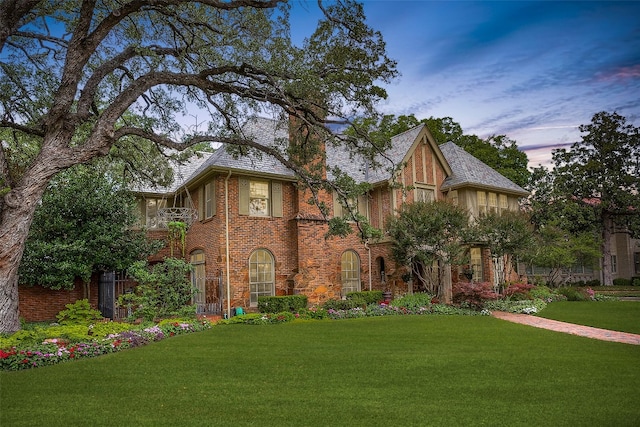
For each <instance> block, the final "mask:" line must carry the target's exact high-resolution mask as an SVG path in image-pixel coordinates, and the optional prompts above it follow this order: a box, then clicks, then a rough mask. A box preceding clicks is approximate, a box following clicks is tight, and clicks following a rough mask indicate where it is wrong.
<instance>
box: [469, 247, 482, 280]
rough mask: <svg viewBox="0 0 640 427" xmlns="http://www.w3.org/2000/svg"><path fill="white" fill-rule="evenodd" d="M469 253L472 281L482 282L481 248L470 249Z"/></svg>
mask: <svg viewBox="0 0 640 427" xmlns="http://www.w3.org/2000/svg"><path fill="white" fill-rule="evenodd" d="M470 252H471V254H470V255H471V271H472V272H473V281H474V282H482V248H471V251H470Z"/></svg>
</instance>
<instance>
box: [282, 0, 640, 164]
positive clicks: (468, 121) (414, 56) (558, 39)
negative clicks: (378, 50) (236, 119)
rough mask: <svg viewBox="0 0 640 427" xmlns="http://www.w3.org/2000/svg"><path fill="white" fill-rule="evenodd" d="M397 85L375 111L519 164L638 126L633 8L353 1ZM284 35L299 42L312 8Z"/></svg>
mask: <svg viewBox="0 0 640 427" xmlns="http://www.w3.org/2000/svg"><path fill="white" fill-rule="evenodd" d="M363 4H364V10H365V14H366V16H367V21H368V23H369V24H370V25H371V26H372V27H373V28H374V29H376V30H378V31H380V32H381V33H382V35H383V37H384V39H385V41H386V43H387V52H388V54H389V56H390V57H391V58H392V59H394V60H396V61H397V62H398V70H399V71H400V73H401V76H400V77H399V78H398V79H397V80H396V81H395V82H394V83H393V84H391V85H389V86H386V89H387V92H388V95H389V96H388V99H387V101H386V102H385V103H384V104H382V105H381V108H380V109H381V111H382V112H384V113H386V114H395V115H401V114H407V115H408V114H414V115H415V116H416V117H417V118H418V119H422V118H426V117H430V116H434V117H452V118H453V119H454V120H455V121H456V122H458V123H460V125H461V126H462V128H463V130H464V132H465V133H466V134H476V135H478V136H480V137H483V138H484V137H487V136H489V135H492V134H505V135H507V136H508V137H510V138H511V139H514V140H515V141H517V143H518V146H519V147H520V148H521V149H522V150H524V151H525V152H526V153H527V155H528V157H529V164H530V166H536V165H538V164H540V163H543V164H546V163H547V162H548V160H549V159H550V156H551V150H552V148H555V147H557V146H559V145H561V144H570V143H572V142H575V141H579V140H580V132H579V130H578V126H579V125H581V124H588V123H590V121H591V118H592V117H593V115H594V114H595V113H597V112H599V111H608V112H613V111H616V112H617V113H618V114H621V115H623V116H625V117H626V118H627V120H628V122H630V123H632V124H634V125H635V126H640V1H622V2H614V1H567V2H557V1H537V2H529V1H499V2H498V1H391V0H378V1H371V0H365V1H364V2H363ZM292 6H293V9H292V35H293V37H294V40H295V39H296V38H300V39H302V37H304V36H308V35H310V34H311V32H312V31H313V29H314V28H315V23H316V22H317V19H318V18H319V17H320V12H319V10H318V7H317V5H316V3H315V2H303V1H293V2H292Z"/></svg>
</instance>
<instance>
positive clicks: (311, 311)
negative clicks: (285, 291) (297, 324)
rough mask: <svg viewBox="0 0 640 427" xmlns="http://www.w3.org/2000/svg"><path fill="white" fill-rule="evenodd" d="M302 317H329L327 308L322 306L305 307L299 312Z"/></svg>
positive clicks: (318, 318)
mask: <svg viewBox="0 0 640 427" xmlns="http://www.w3.org/2000/svg"><path fill="white" fill-rule="evenodd" d="M298 314H299V316H300V318H302V319H315V320H322V319H326V318H327V310H325V309H324V308H322V307H311V308H305V309H303V310H300V311H299V312H298Z"/></svg>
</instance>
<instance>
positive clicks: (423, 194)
mask: <svg viewBox="0 0 640 427" xmlns="http://www.w3.org/2000/svg"><path fill="white" fill-rule="evenodd" d="M415 199H416V202H424V203H431V202H433V201H434V200H435V199H436V193H435V190H434V189H433V188H426V187H419V186H416V188H415Z"/></svg>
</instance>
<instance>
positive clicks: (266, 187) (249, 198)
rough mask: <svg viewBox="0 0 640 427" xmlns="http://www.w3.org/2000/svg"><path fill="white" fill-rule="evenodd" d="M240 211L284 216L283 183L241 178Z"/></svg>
mask: <svg viewBox="0 0 640 427" xmlns="http://www.w3.org/2000/svg"><path fill="white" fill-rule="evenodd" d="M238 183H239V198H238V199H239V207H238V208H239V212H240V215H248V216H263V217H268V216H273V217H282V183H281V182H277V181H269V180H261V179H253V178H240V179H239V181H238Z"/></svg>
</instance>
